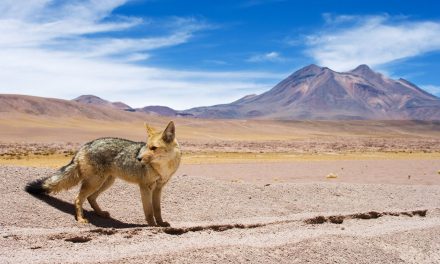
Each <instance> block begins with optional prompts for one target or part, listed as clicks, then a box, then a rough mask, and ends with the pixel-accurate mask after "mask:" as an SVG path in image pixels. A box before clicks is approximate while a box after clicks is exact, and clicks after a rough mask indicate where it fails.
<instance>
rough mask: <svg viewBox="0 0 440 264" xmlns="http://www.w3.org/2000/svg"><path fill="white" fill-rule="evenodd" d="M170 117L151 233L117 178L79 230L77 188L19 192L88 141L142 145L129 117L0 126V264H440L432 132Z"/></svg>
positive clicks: (436, 139)
mask: <svg viewBox="0 0 440 264" xmlns="http://www.w3.org/2000/svg"><path fill="white" fill-rule="evenodd" d="M147 121H148V122H149V123H151V124H153V125H155V126H158V127H162V126H165V124H166V123H167V121H168V119H167V118H161V117H154V116H152V117H151V118H149V119H148V120H147ZM175 121H176V125H177V131H176V133H177V137H178V139H179V141H180V144H181V147H182V151H183V154H184V156H183V161H182V165H181V167H180V168H179V170H178V171H177V172H176V174H175V176H174V177H173V178H172V180H171V181H170V183H169V184H168V185H167V186H166V189H165V191H164V197H163V204H162V206H163V215H164V219H165V220H166V221H169V222H170V223H171V227H168V228H161V227H148V226H146V222H145V220H144V217H143V212H142V205H141V201H140V195H139V190H138V187H137V186H135V185H131V184H129V183H125V182H122V181H121V180H118V181H117V182H116V183H115V185H114V186H112V187H111V188H110V190H108V191H107V192H105V193H104V194H103V195H102V196H100V198H99V203H100V205H101V206H102V207H103V208H105V210H108V211H109V212H110V213H111V216H112V218H111V219H103V218H100V217H98V216H97V215H95V214H94V213H93V212H92V211H91V209H90V206H89V205H88V204H87V205H86V206H85V209H86V210H87V213H86V216H87V217H88V218H89V220H90V224H86V225H80V224H77V223H76V222H75V220H74V216H73V213H74V210H73V205H72V201H73V199H74V196H75V194H76V192H77V189H72V190H69V191H66V192H62V193H59V194H56V195H51V196H40V197H34V196H31V195H29V194H28V193H26V192H25V191H24V190H23V188H24V186H25V184H26V183H27V182H28V181H30V180H34V179H37V178H40V177H44V176H47V175H50V174H51V173H53V172H54V171H55V170H56V168H57V167H59V166H61V165H63V164H65V163H67V162H68V161H69V160H70V159H71V157H72V155H73V154H74V152H75V150H76V149H77V148H78V147H79V146H80V145H81V144H83V143H85V142H87V141H89V140H92V139H94V138H97V137H102V136H117V137H123V138H129V139H133V140H139V141H142V140H145V137H146V136H145V132H144V129H143V124H142V123H143V122H142V121H141V120H130V121H117V122H111V121H102V120H101V121H99V120H91V119H70V120H67V119H65V118H64V119H59V118H48V117H46V118H44V117H35V116H34V117H29V116H26V115H22V116H2V118H1V119H0V139H1V141H0V181H1V184H0V189H1V191H0V192H1V193H2V194H3V199H1V200H0V210H1V216H0V263H23V262H28V263H145V262H149V263H274V262H276V263H439V262H440V184H439V183H440V174H439V170H440V123H439V122H417V121H392V122H391V121H292V122H283V121H256V120H254V121H244V120H235V121H231V120H198V119H184V118H178V119H176V120H175ZM329 175H333V177H328V176H329Z"/></svg>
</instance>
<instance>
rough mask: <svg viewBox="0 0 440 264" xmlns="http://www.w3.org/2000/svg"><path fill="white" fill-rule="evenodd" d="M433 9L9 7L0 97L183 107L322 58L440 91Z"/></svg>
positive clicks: (396, 5)
mask: <svg viewBox="0 0 440 264" xmlns="http://www.w3.org/2000/svg"><path fill="white" fill-rule="evenodd" d="M21 2H22V3H21ZM438 10H440V3H439V2H438V1H434V0H431V1H426V0H419V1H416V2H415V1H403V0H387V1H375V0H369V1H355V0H351V1H348V0H338V1H336V0H335V1H332V0H321V1H318V0H309V1H288V0H285V1H283V0H236V1H189V0H188V1H177V0H149V1H148V0H146V1H142V0H133V1H125V0H100V1H98V0H95V1H92V0H89V1H80V0H73V1H53V0H52V1H51V0H29V1H13V0H3V1H1V2H0V34H1V35H2V38H0V83H1V85H0V93H18V94H30V95H37V96H46V97H57V98H64V99H72V98H74V97H76V96H79V95H81V94H95V95H98V96H100V97H102V98H105V99H108V100H111V101H123V102H126V103H128V104H129V105H131V106H134V107H142V106H145V105H167V106H170V107H173V108H176V109H186V108H190V107H194V106H201V105H212V104H218V103H227V102H230V101H233V100H236V99H238V98H240V97H242V96H244V95H247V94H252V93H261V92H264V91H266V90H268V89H270V88H272V87H273V86H274V85H275V84H276V83H278V82H279V81H280V80H282V79H283V78H285V77H286V76H287V75H289V74H290V73H292V72H293V71H295V70H297V69H299V68H301V67H304V66H307V65H309V64H311V63H315V64H318V65H321V66H326V67H329V68H331V69H333V70H336V71H345V70H350V69H353V68H355V67H356V66H357V65H359V64H368V65H370V66H371V67H372V68H373V69H374V70H377V71H380V72H382V73H384V74H386V75H388V76H390V77H392V78H399V77H403V78H405V79H407V80H409V81H411V82H413V83H415V84H417V85H418V86H420V87H422V88H424V89H426V90H428V91H429V92H431V93H433V94H436V95H437V96H440V75H439V74H438V72H439V71H438V69H439V68H440V67H439V66H440V13H439V12H438Z"/></svg>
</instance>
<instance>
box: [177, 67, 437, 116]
mask: <svg viewBox="0 0 440 264" xmlns="http://www.w3.org/2000/svg"><path fill="white" fill-rule="evenodd" d="M183 113H184V114H187V115H192V116H194V117H200V118H244V119H248V118H258V119H281V120H293V119H323V120H332V119H336V120H338V119H354V120H357V119H383V120H389V119H395V120H406V119H418V120H440V99H439V98H438V97H435V96H433V95H431V94H429V93H427V92H425V91H423V90H422V89H420V88H419V87H417V86H416V85H414V84H412V83H410V82H408V81H406V80H404V79H399V80H393V79H390V78H387V77H385V76H384V75H382V74H380V73H376V72H374V71H373V70H371V69H370V68H369V67H368V66H367V65H360V66H358V67H357V68H356V69H354V70H352V71H349V72H335V71H333V70H331V69H329V68H326V67H319V66H317V65H313V64H312V65H309V66H307V67H304V68H302V69H300V70H298V71H296V72H295V73H293V74H292V75H290V76H288V77H287V78H286V79H284V80H283V81H281V82H280V83H279V84H277V85H276V86H275V87H273V88H272V89H271V90H269V91H267V92H265V93H263V94H260V95H248V96H245V97H243V98H241V99H239V100H237V101H235V102H232V103H230V104H222V105H214V106H207V107H197V108H192V109H189V110H186V111H183Z"/></svg>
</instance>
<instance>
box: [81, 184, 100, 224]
mask: <svg viewBox="0 0 440 264" xmlns="http://www.w3.org/2000/svg"><path fill="white" fill-rule="evenodd" d="M104 180H105V178H104V177H100V176H92V177H89V178H87V179H84V180H83V183H82V185H81V188H80V190H79V193H78V195H77V196H76V199H75V212H76V221H78V223H88V222H89V221H88V220H87V219H86V218H84V212H83V208H82V205H83V203H84V201H85V200H86V199H87V197H89V196H90V195H91V194H93V193H94V192H96V191H97V190H98V189H99V188H100V187H101V185H102V184H103V182H104Z"/></svg>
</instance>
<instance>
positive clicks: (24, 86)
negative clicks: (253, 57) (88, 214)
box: [0, 0, 282, 109]
mask: <svg viewBox="0 0 440 264" xmlns="http://www.w3.org/2000/svg"><path fill="white" fill-rule="evenodd" d="M125 3H126V1H124V0H100V1H97V0H82V1H81V0H76V1H50V0H29V1H12V0H9V1H2V2H0V34H1V35H2V37H1V38H0V93H22V94H32V95H38V96H51V97H60V98H66V99H70V98H73V97H76V96H78V95H80V94H91V93H92V94H96V95H98V96H101V97H103V98H105V99H109V100H118V101H125V102H126V103H128V104H130V105H132V106H145V105H148V104H163V105H168V106H171V107H174V108H177V109H185V108H188V107H192V106H198V105H207V104H216V103H222V102H227V101H228V100H234V99H236V98H238V97H240V96H242V95H245V94H247V93H254V92H255V91H257V92H258V91H263V90H265V89H268V88H269V87H270V86H271V85H272V84H274V82H275V80H277V79H279V78H281V77H282V76H280V75H277V74H271V73H264V72H258V73H255V72H210V71H205V72H196V71H179V70H175V69H166V68H158V67H152V66H148V59H149V58H150V56H152V55H154V52H155V51H156V50H157V49H163V48H169V47H172V46H176V45H181V44H184V43H187V42H189V41H191V40H192V39H193V37H194V35H195V34H197V33H198V32H200V31H202V30H207V29H212V28H213V27H212V25H209V24H208V23H206V22H204V21H200V20H198V19H195V18H170V19H168V20H166V21H160V22H157V21H154V20H148V19H145V18H139V17H124V16H118V15H115V14H113V12H114V10H115V9H116V8H117V7H119V6H121V5H124V4H125ZM151 26H155V27H156V28H157V27H161V28H162V29H163V30H160V32H162V33H161V35H157V34H156V35H151V34H152V33H151V32H149V36H148V37H147V36H146V35H144V36H139V34H136V37H116V36H117V35H116V34H113V33H114V32H123V33H130V32H131V31H135V30H136V29H139V28H141V29H142V31H141V32H146V31H148V28H149V27H151ZM152 32H157V30H156V31H152ZM118 35H123V36H130V35H135V34H118ZM139 61H146V62H144V63H142V64H140V63H139Z"/></svg>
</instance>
